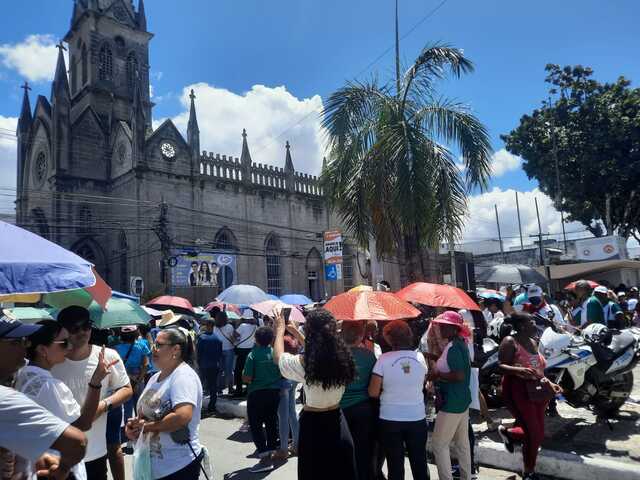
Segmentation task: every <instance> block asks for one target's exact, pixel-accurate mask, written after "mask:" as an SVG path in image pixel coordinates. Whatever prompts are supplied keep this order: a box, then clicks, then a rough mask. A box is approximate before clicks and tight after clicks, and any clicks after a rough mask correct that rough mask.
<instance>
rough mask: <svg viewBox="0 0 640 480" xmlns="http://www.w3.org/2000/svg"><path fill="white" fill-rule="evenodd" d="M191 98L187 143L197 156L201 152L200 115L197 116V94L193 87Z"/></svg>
mask: <svg viewBox="0 0 640 480" xmlns="http://www.w3.org/2000/svg"><path fill="white" fill-rule="evenodd" d="M189 98H190V99H191V109H190V110H189V123H188V124H187V143H188V144H189V146H190V147H191V151H192V152H193V154H194V155H195V156H196V157H197V156H198V155H199V153H200V128H198V117H197V116H196V94H195V93H194V91H193V89H191V93H190V94H189Z"/></svg>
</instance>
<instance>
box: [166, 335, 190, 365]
mask: <svg viewBox="0 0 640 480" xmlns="http://www.w3.org/2000/svg"><path fill="white" fill-rule="evenodd" d="M160 333H164V334H166V335H167V336H168V337H169V343H171V344H173V345H178V346H180V358H181V359H182V361H184V362H186V363H189V364H191V363H192V362H193V340H192V339H191V336H190V335H187V334H185V333H184V332H183V331H182V330H180V329H179V328H178V327H173V326H171V327H168V328H165V329H163V330H161V331H160V332H159V333H158V334H160Z"/></svg>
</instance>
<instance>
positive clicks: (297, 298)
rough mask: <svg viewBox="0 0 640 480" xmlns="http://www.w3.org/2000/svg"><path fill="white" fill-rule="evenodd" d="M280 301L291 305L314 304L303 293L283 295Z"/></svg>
mask: <svg viewBox="0 0 640 480" xmlns="http://www.w3.org/2000/svg"><path fill="white" fill-rule="evenodd" d="M280 300H282V301H283V302H284V303H287V304H289V305H309V304H310V303H313V300H311V299H310V298H309V297H307V296H306V295H303V294H301V293H290V294H288V295H282V296H281V297H280Z"/></svg>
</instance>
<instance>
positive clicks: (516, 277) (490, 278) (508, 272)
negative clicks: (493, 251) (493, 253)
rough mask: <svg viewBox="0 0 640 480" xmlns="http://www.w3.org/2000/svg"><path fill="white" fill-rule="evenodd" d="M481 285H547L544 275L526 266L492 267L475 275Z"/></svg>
mask: <svg viewBox="0 0 640 480" xmlns="http://www.w3.org/2000/svg"><path fill="white" fill-rule="evenodd" d="M476 282H481V283H507V284H513V283H547V279H546V278H545V276H544V275H542V274H540V273H539V272H538V271H537V270H536V269H535V268H532V267H530V266H528V265H518V264H506V265H493V266H491V267H488V268H486V269H484V270H483V271H482V272H480V273H479V274H477V275H476Z"/></svg>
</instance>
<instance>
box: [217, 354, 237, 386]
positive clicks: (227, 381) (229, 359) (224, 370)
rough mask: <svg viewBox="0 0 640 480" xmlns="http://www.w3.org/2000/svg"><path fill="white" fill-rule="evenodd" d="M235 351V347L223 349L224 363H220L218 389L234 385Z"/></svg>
mask: <svg viewBox="0 0 640 480" xmlns="http://www.w3.org/2000/svg"><path fill="white" fill-rule="evenodd" d="M234 357H235V353H234V351H233V349H231V350H223V351H222V363H221V365H220V375H219V376H218V391H220V392H222V390H224V389H225V388H229V390H231V387H232V386H233V360H234Z"/></svg>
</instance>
